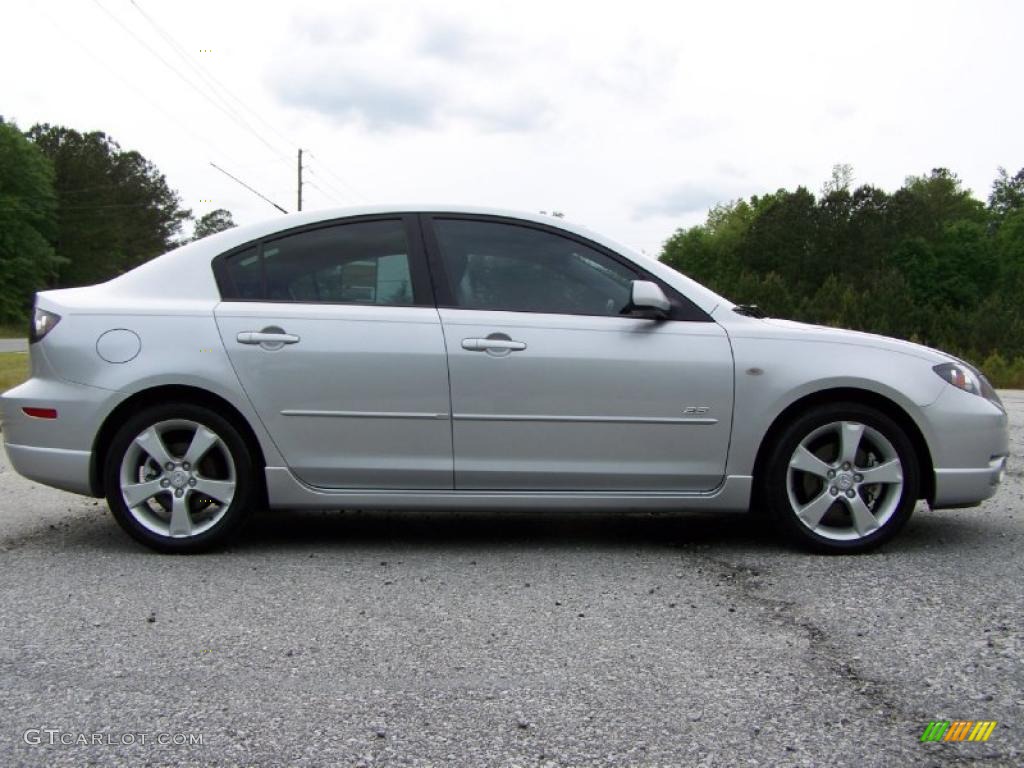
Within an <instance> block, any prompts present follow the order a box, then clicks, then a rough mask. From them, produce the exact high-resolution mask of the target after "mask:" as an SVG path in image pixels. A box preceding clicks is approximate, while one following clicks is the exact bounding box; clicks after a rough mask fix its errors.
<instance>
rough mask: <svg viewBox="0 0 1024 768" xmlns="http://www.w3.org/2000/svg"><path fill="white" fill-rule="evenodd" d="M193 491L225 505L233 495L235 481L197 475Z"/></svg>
mask: <svg viewBox="0 0 1024 768" xmlns="http://www.w3.org/2000/svg"><path fill="white" fill-rule="evenodd" d="M192 492H193V493H199V494H202V495H203V496H206V497H208V498H210V499H213V500H214V501H216V502H219V503H221V504H224V505H225V506H226V505H228V504H230V503H231V499H232V497H233V496H234V495H235V483H234V481H233V480H210V479H209V478H206V477H197V478H196V484H195V487H194V488H193V489H192Z"/></svg>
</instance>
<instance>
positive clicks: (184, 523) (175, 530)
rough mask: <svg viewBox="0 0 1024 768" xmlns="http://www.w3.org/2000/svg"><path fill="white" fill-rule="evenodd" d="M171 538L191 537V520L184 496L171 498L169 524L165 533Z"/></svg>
mask: <svg viewBox="0 0 1024 768" xmlns="http://www.w3.org/2000/svg"><path fill="white" fill-rule="evenodd" d="M167 532H168V533H169V534H170V535H171V536H191V535H192V518H191V517H189V514H188V503H187V502H186V501H185V496H184V495H182V496H177V495H172V496H171V524H170V527H169V528H168V531H167Z"/></svg>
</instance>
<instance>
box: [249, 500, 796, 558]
mask: <svg viewBox="0 0 1024 768" xmlns="http://www.w3.org/2000/svg"><path fill="white" fill-rule="evenodd" d="M370 544H372V545H380V544H386V545H391V546H403V547H409V548H423V549H437V548H465V549H471V548H472V549H479V548H485V547H489V548H495V547H517V546H537V547H565V548H576V547H599V548H607V549H616V548H624V547H630V548H636V547H641V548H666V547H687V546H697V545H715V544H729V545H731V546H734V547H735V546H738V547H742V548H749V549H771V548H775V547H779V546H781V545H780V543H779V541H778V540H777V538H776V537H775V536H773V535H772V534H771V532H770V531H766V530H764V529H763V526H759V525H756V524H755V523H754V522H753V521H752V520H751V517H750V516H749V515H744V514H728V515H721V514H719V515H715V516H711V515H694V514H673V515H649V514H614V513H595V512H586V513H569V512H507V513H499V512H486V511H479V512H474V511H470V512H463V511H460V512H406V511H401V512H398V511H315V512H311V511H295V510H275V511H273V512H263V513H259V514H257V515H254V517H253V519H251V520H250V521H248V523H247V524H246V526H245V527H244V528H243V529H242V530H241V531H240V532H239V533H238V535H236V536H235V537H234V540H233V541H232V544H231V549H232V550H233V551H247V550H275V549H280V548H282V547H290V548H308V547H318V548H331V549H344V548H347V547H361V546H365V545H370Z"/></svg>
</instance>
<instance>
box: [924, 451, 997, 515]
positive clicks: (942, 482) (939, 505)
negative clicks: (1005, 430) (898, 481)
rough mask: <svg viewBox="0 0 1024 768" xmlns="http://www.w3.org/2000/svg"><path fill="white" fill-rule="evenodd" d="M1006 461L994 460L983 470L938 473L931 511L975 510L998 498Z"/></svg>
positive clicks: (937, 471)
mask: <svg viewBox="0 0 1024 768" xmlns="http://www.w3.org/2000/svg"><path fill="white" fill-rule="evenodd" d="M1006 459H1007V457H1006V456H999V457H997V458H994V459H992V461H990V462H989V463H988V466H987V467H986V468H984V469H936V470H935V501H934V502H932V505H931V506H932V508H933V509H943V508H947V507H973V506H975V505H976V504H980V503H981V502H982V501H984V500H985V499H987V498H990V497H991V496H993V495H995V492H996V491H997V490H998V489H999V483H1001V482H1002V481H1003V474H1004V473H1005V472H1006Z"/></svg>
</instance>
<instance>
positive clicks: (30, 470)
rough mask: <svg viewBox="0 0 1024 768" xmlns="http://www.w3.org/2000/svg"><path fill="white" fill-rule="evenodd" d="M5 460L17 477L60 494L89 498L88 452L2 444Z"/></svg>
mask: <svg viewBox="0 0 1024 768" xmlns="http://www.w3.org/2000/svg"><path fill="white" fill-rule="evenodd" d="M4 448H6V449H7V458H9V459H10V460H11V466H12V467H13V468H14V470H15V472H17V473H18V474H19V475H22V476H24V477H27V478H28V479H29V480H35V481H36V482H37V483H43V484H44V485H49V486H52V487H54V488H60V489H61V490H62V491H71V492H72V493H81V494H85V495H87V496H88V495H91V494H92V490H91V488H90V484H89V469H90V462H91V461H92V453H91V452H90V451H73V450H69V449H66V448H37V447H34V446H30V445H16V444H13V443H8V442H6V441H4Z"/></svg>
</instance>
